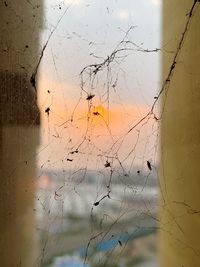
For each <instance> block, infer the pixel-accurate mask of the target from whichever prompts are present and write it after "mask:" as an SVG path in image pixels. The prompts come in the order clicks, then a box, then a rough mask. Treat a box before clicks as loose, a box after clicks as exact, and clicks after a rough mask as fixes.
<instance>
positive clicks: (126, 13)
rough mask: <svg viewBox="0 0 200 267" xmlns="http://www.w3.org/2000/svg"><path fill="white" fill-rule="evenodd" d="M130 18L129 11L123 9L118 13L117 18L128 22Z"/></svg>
mask: <svg viewBox="0 0 200 267" xmlns="http://www.w3.org/2000/svg"><path fill="white" fill-rule="evenodd" d="M129 16H130V13H129V10H126V9H122V10H119V11H118V12H117V13H116V17H117V18H118V19H120V20H127V19H128V18H129Z"/></svg>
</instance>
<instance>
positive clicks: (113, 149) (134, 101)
mask: <svg viewBox="0 0 200 267" xmlns="http://www.w3.org/2000/svg"><path fill="white" fill-rule="evenodd" d="M67 7H69V9H68V10H67V12H66V14H65V15H64V17H63V18H62V20H61V22H60V23H59V25H58V26H57V28H56V30H55V32H54V34H53V35H52V38H51V39H50V41H49V43H48V46H47V49H46V50H45V55H44V57H43V60H42V65H41V68H40V79H39V106H40V109H41V118H42V125H41V146H40V148H39V151H41V152H40V153H39V165H40V166H44V167H46V168H61V165H62V168H68V167H67V166H68V164H69V163H71V165H73V164H74V166H77V164H79V165H81V164H82V165H83V166H84V165H86V164H87V166H89V168H97V167H98V165H99V164H100V165H101V164H103V162H105V160H106V159H109V160H111V158H113V157H114V158H115V157H116V155H118V156H119V158H120V160H122V159H125V158H127V160H125V161H124V164H126V165H130V164H132V163H133V160H135V164H139V161H142V160H143V161H144V160H145V158H149V157H150V159H151V160H152V161H153V160H154V158H153V157H154V152H152V151H153V149H154V148H155V140H156V137H155V136H154V134H155V132H156V131H155V130H156V127H157V126H155V123H154V122H151V121H150V122H148V123H147V125H146V124H145V125H143V126H142V128H140V127H141V125H140V127H139V128H137V129H135V130H134V131H132V132H131V133H130V134H128V135H127V136H126V133H127V132H128V131H129V129H130V128H131V127H132V126H133V125H134V124H135V123H137V122H138V121H139V120H140V119H141V118H142V117H143V116H144V115H145V114H146V113H147V112H148V111H149V109H150V107H151V105H152V103H153V100H154V97H155V96H156V92H157V91H158V89H159V53H145V52H141V51H136V50H137V49H138V47H139V48H141V49H155V48H159V47H160V9H161V1H159V0H134V1H133V0H101V1H98V0H64V1H56V0H48V1H46V5H45V22H44V24H45V25H44V29H43V32H42V40H41V43H42V44H44V43H45V42H46V40H47V38H48V36H49V34H50V32H51V31H52V29H53V28H54V27H55V25H56V24H57V22H58V20H59V19H60V18H61V16H62V15H63V14H64V12H65V11H66V8H67ZM131 27H132V29H131V30H129V29H130V28H131ZM128 30H129V32H128V34H127V36H126V33H127V31H128ZM122 40H123V41H124V42H122V43H121V44H120V42H121V41H122ZM42 44H41V48H42ZM124 48H126V49H127V48H128V50H126V51H122V52H119V53H117V54H116V56H115V58H114V60H113V61H112V62H111V63H110V65H109V66H105V67H104V68H103V69H101V70H100V71H99V72H97V74H96V75H94V72H92V71H94V68H93V69H92V70H91V69H89V68H88V69H86V70H85V72H83V74H82V76H81V75H80V73H81V71H82V70H83V69H84V68H85V67H86V66H88V65H91V64H99V63H101V62H103V61H104V60H105V59H106V58H108V56H109V55H111V53H112V52H113V51H115V49H124ZM89 71H90V73H89ZM81 82H83V83H82V85H83V87H82V90H81ZM88 96H90V97H91V99H87V98H88ZM48 107H49V109H50V111H49V112H45V110H46V109H47V108H48ZM138 136H139V139H138ZM136 143H137V145H136V148H135V151H134V153H131V156H130V157H128V155H129V153H130V152H131V149H132V148H133V147H134V145H135V144H136ZM76 149H78V150H80V151H79V152H80V153H77V154H76V158H75V156H74V154H72V153H71V152H73V151H74V150H76ZM99 155H104V156H102V157H101V156H99ZM109 157H110V158H109ZM67 159H68V160H67ZM76 159H78V162H77V161H76ZM69 160H72V161H69ZM101 160H102V162H101ZM91 161H92V163H91V164H89V163H88V162H91ZM99 162H100V163H99ZM63 164H64V165H66V166H63Z"/></svg>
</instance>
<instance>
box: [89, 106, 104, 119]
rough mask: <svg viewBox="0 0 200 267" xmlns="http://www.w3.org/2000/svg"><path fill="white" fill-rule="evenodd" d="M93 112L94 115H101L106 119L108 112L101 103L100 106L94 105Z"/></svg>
mask: <svg viewBox="0 0 200 267" xmlns="http://www.w3.org/2000/svg"><path fill="white" fill-rule="evenodd" d="M92 114H93V116H97V117H98V116H100V117H102V118H104V119H106V115H107V112H106V109H105V108H104V107H103V106H101V105H99V106H96V107H93V109H92Z"/></svg>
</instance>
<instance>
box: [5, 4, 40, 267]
mask: <svg viewBox="0 0 200 267" xmlns="http://www.w3.org/2000/svg"><path fill="white" fill-rule="evenodd" d="M41 18H42V1H39V0H36V1H35V0H29V1H26V0H6V1H1V2H0V21H1V23H0V266H2V267H17V266H18V267H31V266H39V265H38V264H36V265H34V264H35V263H37V260H38V256H39V253H38V240H37V227H36V221H35V210H34V201H35V196H34V193H35V178H36V149H37V146H38V144H39V123H40V115H39V110H38V107H37V93H36V92H35V89H34V88H33V86H32V85H31V83H30V78H31V75H32V73H33V72H34V71H35V67H36V64H37V62H38V57H39V31H40V28H41V25H42V19H41Z"/></svg>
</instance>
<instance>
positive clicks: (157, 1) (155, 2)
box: [150, 0, 162, 6]
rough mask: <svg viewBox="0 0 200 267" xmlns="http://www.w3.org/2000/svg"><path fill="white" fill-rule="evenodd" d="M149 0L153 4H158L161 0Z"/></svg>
mask: <svg viewBox="0 0 200 267" xmlns="http://www.w3.org/2000/svg"><path fill="white" fill-rule="evenodd" d="M150 2H151V4H152V5H154V6H160V5H161V3H162V0H150Z"/></svg>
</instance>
